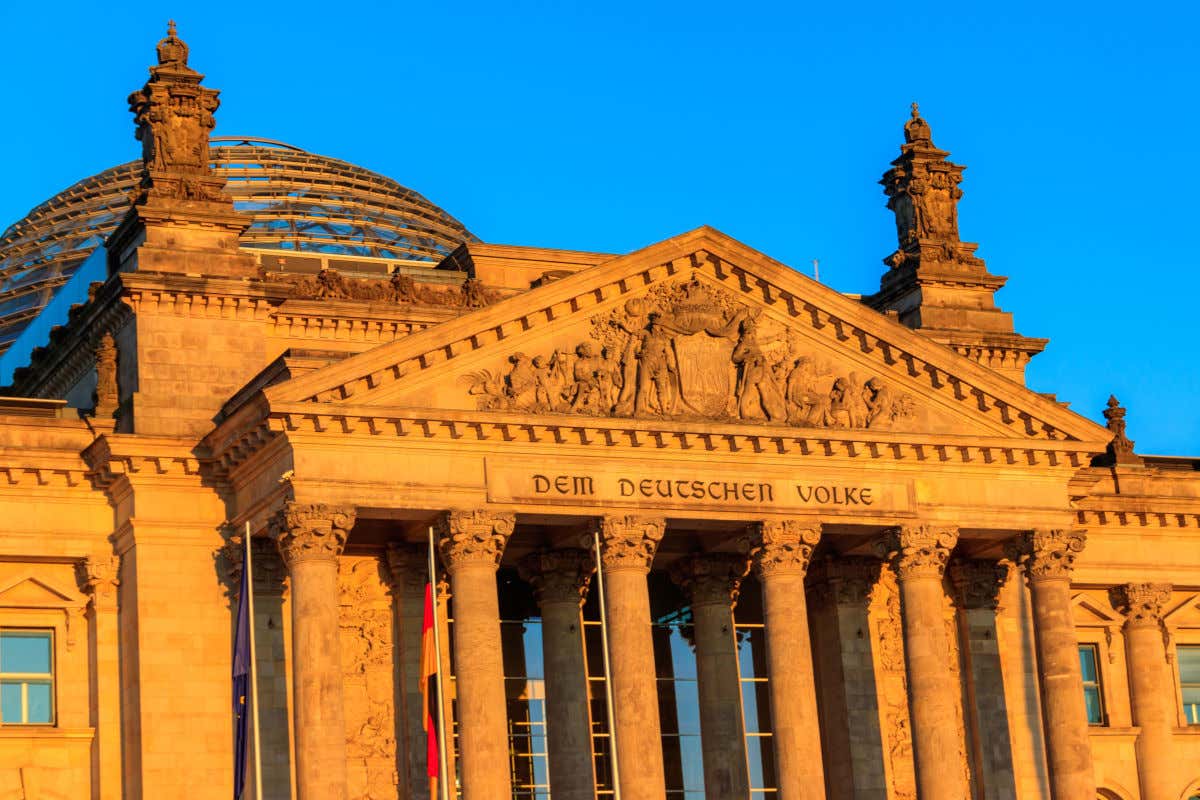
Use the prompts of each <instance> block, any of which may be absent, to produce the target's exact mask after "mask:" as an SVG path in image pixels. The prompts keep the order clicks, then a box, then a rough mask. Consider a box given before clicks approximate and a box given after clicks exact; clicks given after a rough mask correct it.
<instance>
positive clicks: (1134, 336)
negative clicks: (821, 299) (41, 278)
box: [0, 2, 1200, 455]
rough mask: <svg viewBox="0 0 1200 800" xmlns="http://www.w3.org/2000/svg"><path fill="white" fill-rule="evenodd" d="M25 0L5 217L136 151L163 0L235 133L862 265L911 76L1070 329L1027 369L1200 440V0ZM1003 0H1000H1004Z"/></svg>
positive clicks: (1040, 295) (470, 187) (1064, 393)
mask: <svg viewBox="0 0 1200 800" xmlns="http://www.w3.org/2000/svg"><path fill="white" fill-rule="evenodd" d="M841 6H843V7H842V8H837V7H835V4H824V3H823V4H805V3H757V4H733V3H721V4H718V3H705V2H694V3H687V4H683V3H624V2H607V3H603V4H600V3H587V4H582V3H581V4H578V5H572V4H564V3H553V4H551V3H529V2H522V3H505V4H494V3H492V4H487V3H436V2H434V3H430V2H426V3H421V4H410V3H387V4H385V3H343V4H340V5H338V4H329V3H321V4H318V3H306V2H290V3H287V4H286V5H285V4H247V3H222V2H208V3H204V4H202V5H201V4H191V3H175V4H170V5H168V4H162V3H130V2H127V3H121V4H113V3H107V4H93V3H88V4H73V3H41V4H33V3H22V4H5V6H4V8H3V10H0V75H2V76H4V85H5V87H6V89H7V91H6V93H5V94H6V95H7V104H6V109H7V113H6V120H5V122H6V124H4V125H3V126H0V143H2V144H3V146H4V147H5V149H6V152H8V153H10V159H9V165H8V174H9V179H8V185H7V187H6V190H5V191H4V192H3V193H2V196H0V225H7V224H9V223H10V222H12V221H15V220H16V219H18V218H20V217H21V216H22V215H24V213H25V212H26V211H27V210H28V209H29V208H31V207H32V206H34V205H36V204H37V203H38V202H40V201H41V200H43V199H45V198H46V197H48V196H49V195H51V194H53V193H54V192H56V191H58V190H60V189H63V188H65V187H66V186H68V185H69V184H71V183H72V182H74V181H75V180H78V179H79V178H82V177H84V176H86V175H89V174H92V173H94V172H97V171H99V170H101V169H104V168H106V167H108V166H111V165H113V164H116V163H119V162H121V161H125V160H128V159H131V158H133V157H135V156H136V155H137V153H138V146H137V143H136V142H135V141H134V139H133V126H132V123H131V118H130V115H129V114H128V111H127V108H126V104H125V97H126V96H127V95H128V93H129V92H131V91H133V90H134V89H136V88H138V87H140V86H141V84H142V83H143V82H144V80H145V78H146V67H147V66H148V65H149V64H150V63H151V61H152V59H153V52H154V44H155V43H156V42H157V41H158V39H159V38H161V36H162V35H163V32H164V29H165V23H166V20H167V18H168V17H174V18H175V19H176V20H177V21H178V23H179V32H180V35H181V36H182V37H183V38H184V40H185V41H187V42H188V44H189V45H190V46H191V49H192V65H193V66H195V67H196V68H197V69H199V70H201V71H202V72H205V73H206V74H207V75H208V79H207V83H208V84H209V85H211V86H214V87H216V88H219V89H221V90H222V100H223V106H222V108H221V110H220V111H219V112H218V115H217V121H218V126H217V131H216V133H217V134H228V135H254V136H262V137H269V138H274V139H281V140H283V141H286V142H289V143H292V144H295V145H298V146H301V147H304V148H306V149H309V150H312V151H315V152H319V153H323V154H326V155H330V156H336V157H339V158H342V159H345V160H348V161H351V162H354V163H357V164H360V165H362V166H364V167H368V168H370V169H374V170H376V171H378V172H381V173H383V174H385V175H388V176H390V177H392V178H395V179H396V180H398V181H400V182H401V183H403V184H405V185H406V186H410V187H412V188H413V189H416V190H417V191H420V192H422V193H423V194H425V195H426V196H427V197H429V198H430V199H431V200H433V201H434V202H436V203H438V204H439V205H441V206H442V207H444V208H446V209H447V210H448V211H449V212H450V213H452V214H454V215H455V216H456V217H458V218H459V219H461V220H462V221H463V222H464V223H465V224H466V225H467V226H468V227H469V228H470V229H471V230H472V231H473V232H474V233H475V234H477V235H478V236H480V237H481V238H482V239H484V240H485V241H491V242H501V243H517V244H529V245H538V246H545V247H563V248H571V249H581V250H598V251H609V252H624V251H628V250H632V249H635V248H638V247H641V246H644V245H646V244H649V243H651V242H654V241H657V240H659V239H663V238H665V237H667V236H671V235H674V234H677V233H680V232H682V231H684V230H688V229H691V228H694V227H696V226H698V225H701V224H709V225H713V226H714V227H717V228H719V229H721V230H723V231H725V232H726V233H728V234H730V235H732V236H735V237H737V238H738V239H741V240H743V241H745V242H746V243H748V244H749V245H751V246H753V247H756V248H758V249H759V250H762V251H763V252H765V253H767V254H769V255H771V256H773V257H775V258H778V259H780V260H782V261H784V262H786V263H788V264H791V265H793V266H796V267H799V268H803V269H805V270H809V269H811V267H810V261H811V259H813V258H819V259H820V260H821V277H822V279H823V281H824V282H826V283H828V284H830V285H831V286H833V287H835V288H837V289H840V290H842V291H848V292H871V291H874V290H875V289H876V288H877V287H878V282H879V276H880V274H881V273H882V271H883V269H884V267H883V265H882V264H881V263H880V259H881V258H882V257H883V256H885V255H887V254H888V253H889V252H891V250H892V249H893V248H894V246H895V239H894V237H895V229H894V226H893V224H892V221H891V218H890V216H891V215H890V213H889V212H888V211H887V210H886V208H885V207H884V197H883V195H882V193H881V191H880V187H879V186H878V185H877V184H876V181H877V180H878V179H879V177H880V175H881V174H882V172H883V171H884V169H885V168H886V167H887V165H888V162H889V161H890V160H891V159H892V158H894V157H895V156H896V154H897V152H898V145H899V143H900V141H901V125H902V123H903V122H904V120H905V118H906V116H907V113H908V105H909V103H910V102H911V101H913V100H919V101H920V103H921V108H922V111H923V113H924V115H925V117H926V119H928V120H929V122H930V124H931V125H932V127H933V133H934V141H935V142H936V143H937V144H938V145H939V146H941V147H943V148H945V149H948V150H950V151H952V158H953V160H955V161H957V162H958V163H961V164H965V165H966V166H967V167H968V170H967V173H966V178H965V182H964V184H963V188H964V190H965V193H966V194H965V197H964V199H963V202H962V204H961V206H960V226H961V229H962V233H963V237H964V238H965V239H968V240H970V241H975V242H979V243H980V248H979V255H980V256H982V257H983V258H985V259H986V260H987V262H988V265H989V267H990V269H991V270H992V271H993V272H995V273H998V274H1001V275H1007V276H1009V278H1010V281H1009V285H1008V287H1006V288H1005V289H1004V290H1002V291H1001V292H1000V294H999V295H998V300H999V303H1000V305H1001V306H1002V307H1003V308H1004V309H1006V310H1008V311H1012V312H1014V314H1015V317H1016V326H1017V330H1018V331H1019V332H1021V333H1023V334H1026V335H1029V336H1045V337H1049V338H1050V339H1051V342H1050V346H1049V348H1048V349H1047V351H1046V352H1045V353H1043V354H1042V355H1040V356H1038V357H1037V358H1036V359H1034V361H1033V362H1032V364H1031V365H1030V368H1029V384H1030V386H1031V387H1032V388H1034V389H1036V390H1038V391H1045V392H1054V393H1056V394H1058V396H1059V398H1060V399H1063V400H1067V401H1070V402H1071V403H1072V408H1074V409H1075V410H1076V411H1079V412H1080V413H1083V414H1086V415H1088V416H1090V417H1092V418H1094V419H1099V418H1100V410H1101V408H1102V407H1103V405H1104V401H1105V400H1106V399H1107V398H1108V395H1109V393H1110V392H1111V393H1115V394H1116V395H1117V396H1118V397H1119V398H1120V399H1121V401H1122V402H1123V403H1124V404H1125V405H1126V406H1128V407H1129V409H1130V411H1129V423H1130V435H1131V437H1132V438H1134V439H1135V440H1137V444H1138V450H1139V452H1145V453H1160V454H1191V455H1200V413H1198V412H1200V403H1198V402H1197V397H1198V396H1200V369H1197V367H1196V365H1195V350H1194V348H1195V345H1194V342H1193V339H1194V337H1195V333H1196V331H1197V327H1198V326H1197V324H1196V322H1195V312H1194V306H1195V299H1194V298H1195V295H1196V293H1197V288H1198V281H1197V278H1196V276H1197V274H1198V273H1200V254H1198V253H1200V250H1197V248H1196V246H1195V244H1194V241H1193V239H1194V230H1195V226H1196V210H1197V209H1196V203H1197V201H1196V199H1195V198H1196V191H1195V189H1194V187H1192V186H1191V181H1190V178H1191V176H1190V174H1189V173H1190V168H1191V167H1192V163H1193V161H1194V159H1195V153H1196V151H1197V149H1198V148H1197V145H1198V143H1200V142H1198V139H1200V136H1198V135H1197V132H1196V130H1197V126H1198V123H1200V104H1198V103H1197V92H1196V86H1197V85H1198V84H1200V80H1198V79H1200V68H1198V67H1197V55H1196V49H1197V48H1196V44H1195V41H1196V32H1197V29H1198V27H1200V11H1197V10H1196V7H1195V5H1194V4H1185V3H1156V2H1145V3H1141V4H1137V5H1130V4H1128V3H1123V4H1116V3H1109V2H1093V3H1086V4H1084V3H1075V2H1068V3H1037V4H1032V3H1023V2H1008V3H1004V4H985V3H936V2H925V3H920V4H903V3H896V2H891V3H876V2H860V3H855V4H841ZM993 6H994V8H990V9H989V8H988V7H993Z"/></svg>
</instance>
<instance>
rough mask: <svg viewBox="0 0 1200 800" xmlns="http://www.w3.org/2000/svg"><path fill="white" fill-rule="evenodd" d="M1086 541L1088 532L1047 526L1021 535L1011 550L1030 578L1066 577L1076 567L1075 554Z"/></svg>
mask: <svg viewBox="0 0 1200 800" xmlns="http://www.w3.org/2000/svg"><path fill="white" fill-rule="evenodd" d="M1086 544H1087V533H1086V531H1081V530H1059V529H1045V528H1044V529H1039V530H1033V531H1026V532H1025V533H1023V534H1021V535H1020V536H1018V537H1017V539H1016V541H1015V542H1014V544H1013V545H1012V546H1011V547H1010V552H1011V554H1012V555H1013V556H1014V560H1015V561H1016V562H1017V563H1018V564H1020V565H1021V566H1022V567H1023V568H1024V569H1025V577H1026V578H1027V579H1028V580H1030V581H1035V580H1045V579H1062V580H1066V579H1069V578H1070V577H1071V570H1073V569H1074V568H1075V557H1076V556H1078V555H1079V554H1080V553H1082V552H1083V548H1084V545H1086Z"/></svg>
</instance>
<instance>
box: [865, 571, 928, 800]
mask: <svg viewBox="0 0 1200 800" xmlns="http://www.w3.org/2000/svg"><path fill="white" fill-rule="evenodd" d="M869 608H870V611H869V620H870V624H871V630H872V634H873V637H872V638H873V647H872V649H873V651H874V652H875V655H876V659H877V662H876V663H877V670H878V671H877V674H876V685H877V687H878V692H879V705H880V713H881V716H882V720H883V731H882V733H883V736H884V747H885V749H886V755H887V758H886V761H887V763H886V770H887V775H888V785H889V786H890V787H891V789H892V792H891V794H890V795H889V797H891V798H894V799H895V800H916V796H917V789H916V770H915V766H914V764H913V746H912V729H911V725H910V723H909V716H908V679H907V672H906V666H905V662H904V626H903V621H902V619H901V616H900V592H899V588H898V587H897V585H896V575H895V573H893V572H892V571H891V570H890V569H884V570H881V571H880V572H879V577H878V580H877V581H876V582H875V585H874V586H873V587H872V589H871V597H870V607H869Z"/></svg>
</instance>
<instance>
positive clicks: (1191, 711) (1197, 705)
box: [1178, 644, 1200, 725]
mask: <svg viewBox="0 0 1200 800" xmlns="http://www.w3.org/2000/svg"><path fill="white" fill-rule="evenodd" d="M1178 660H1179V686H1180V688H1181V689H1182V690H1183V716H1184V717H1185V718H1186V719H1187V724H1188V725H1200V645H1195V644H1189V645H1180V646H1179V651H1178Z"/></svg>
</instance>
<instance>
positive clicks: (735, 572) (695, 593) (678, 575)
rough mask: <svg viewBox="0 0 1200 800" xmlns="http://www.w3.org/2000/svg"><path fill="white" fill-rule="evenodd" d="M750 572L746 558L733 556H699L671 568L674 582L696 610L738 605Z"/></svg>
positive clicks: (715, 554)
mask: <svg viewBox="0 0 1200 800" xmlns="http://www.w3.org/2000/svg"><path fill="white" fill-rule="evenodd" d="M749 571H750V562H749V559H748V558H747V557H746V556H739V555H735V554H733V553H696V554H695V555H691V556H688V557H687V558H682V559H680V560H679V561H676V562H675V563H674V564H672V565H671V580H673V581H674V582H675V583H676V584H677V585H678V586H679V588H681V589H683V591H684V593H685V594H687V596H688V598H689V600H690V602H691V604H692V605H693V606H701V605H721V606H728V607H730V608H732V607H734V606H736V605H737V599H738V593H739V592H740V591H741V586H742V578H744V577H746V574H747V573H748V572H749Z"/></svg>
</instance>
